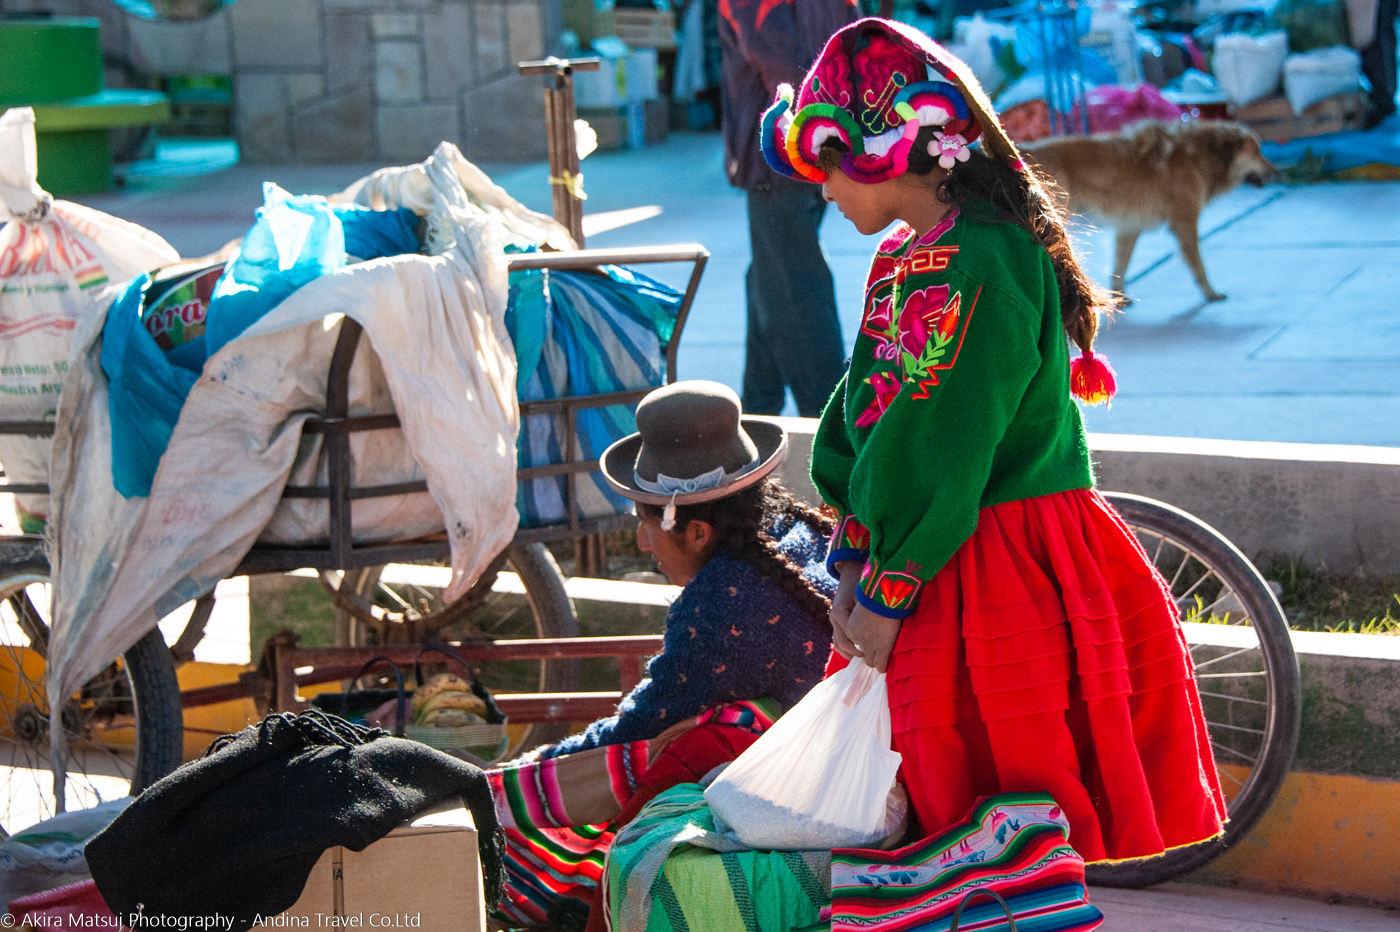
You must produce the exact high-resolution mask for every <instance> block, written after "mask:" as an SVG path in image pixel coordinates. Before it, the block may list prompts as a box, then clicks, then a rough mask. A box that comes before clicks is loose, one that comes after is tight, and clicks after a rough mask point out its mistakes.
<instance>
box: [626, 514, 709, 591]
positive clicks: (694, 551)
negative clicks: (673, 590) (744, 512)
mask: <svg viewBox="0 0 1400 932" xmlns="http://www.w3.org/2000/svg"><path fill="white" fill-rule="evenodd" d="M637 520H638V524H637V548H638V549H639V550H642V551H645V552H646V553H649V554H651V556H652V559H654V560H655V561H656V568H657V569H659V570H660V571H661V572H663V573H665V574H666V578H668V579H669V580H671V585H673V586H684V585H685V584H686V583H688V582H690V581H691V580H692V579H694V578H695V574H696V573H698V572H700V569H701V567H703V566H704V565H705V564H706V563H708V562H709V561H710V557H711V556H713V555H714V551H715V543H716V542H715V540H714V528H713V527H711V526H710V525H709V524H707V523H705V522H704V521H691V522H690V523H689V524H688V525H686V527H685V530H683V531H680V532H676V531H663V530H661V518H660V517H647V515H646V514H644V513H639V514H638V515H637Z"/></svg>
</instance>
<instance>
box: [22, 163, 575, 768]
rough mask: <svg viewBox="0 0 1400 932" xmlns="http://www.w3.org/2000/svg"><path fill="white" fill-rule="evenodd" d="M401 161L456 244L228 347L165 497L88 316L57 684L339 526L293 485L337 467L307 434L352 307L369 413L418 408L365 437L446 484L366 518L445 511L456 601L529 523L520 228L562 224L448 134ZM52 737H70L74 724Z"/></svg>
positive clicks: (346, 279)
mask: <svg viewBox="0 0 1400 932" xmlns="http://www.w3.org/2000/svg"><path fill="white" fill-rule="evenodd" d="M399 171H400V174H401V175H402V176H403V177H410V176H412V177H415V178H422V179H423V180H424V181H425V182H426V184H425V185H422V186H420V189H419V190H418V192H417V194H418V196H419V200H418V201H417V202H416V203H414V204H410V205H408V206H415V207H418V208H419V209H420V210H424V211H426V212H427V213H428V215H429V226H430V228H431V229H433V230H434V231H436V233H435V238H436V242H437V243H438V245H440V246H441V247H442V249H443V252H442V254H441V255H437V256H416V255H407V256H396V257H393V258H388V259H379V260H375V261H373V262H367V263H363V264H361V265H356V266H351V267H349V268H346V269H342V270H340V271H337V272H335V273H333V274H331V275H327V276H324V277H322V278H320V279H317V280H315V281H313V282H311V283H309V284H307V285H305V286H303V287H302V288H301V289H300V290H298V291H296V292H295V293H293V294H292V295H291V296H290V297H289V298H287V299H286V300H285V301H284V302H282V304H281V305H279V306H278V307H277V308H275V309H274V310H273V311H272V312H270V313H269V314H268V315H267V316H265V317H264V318H263V319H262V320H261V321H260V322H258V323H257V324H256V325H254V326H253V327H251V328H249V329H248V330H247V331H246V332H245V333H244V334H243V335H242V336H241V337H240V338H239V339H237V340H234V341H233V342H231V343H229V344H228V345H227V346H225V347H224V348H223V349H222V350H220V351H219V352H218V353H217V354H215V355H214V356H213V357H211V358H210V360H209V361H208V363H207V364H206V365H205V368H204V372H203V375H202V376H201V378H200V380H199V382H198V383H196V385H195V387H194V388H193V389H192V390H191V392H190V395H189V398H188V399H187V401H186V402H185V406H184V408H183V409H182V410H181V414H180V420H179V423H178V424H177V425H176V427H175V432H174V434H173V435H172V437H171V440H170V445H169V447H168V448H167V450H166V453H165V455H164V456H163V457H162V459H161V462H160V468H159V469H158V471H157V472H156V476H155V480H154V482H153V483H152V487H151V494H150V497H149V498H144V499H142V498H131V499H125V498H122V496H121V495H120V494H118V493H117V492H116V490H115V489H114V488H113V485H112V472H111V431H110V422H109V418H108V415H107V391H106V380H105V377H104V376H103V373H102V369H101V364H100V355H101V345H102V344H101V335H102V324H103V321H104V319H105V308H104V309H103V311H102V312H101V313H96V314H93V315H91V316H90V317H89V318H88V319H86V320H84V321H83V322H82V323H81V324H80V326H79V328H78V330H77V332H76V333H75V336H74V344H75V354H74V363H73V371H72V373H70V377H69V380H68V382H67V384H66V385H65V387H64V393H63V396H62V401H61V405H60V409H59V415H58V426H57V430H56V434H55V440H54V464H53V473H52V480H51V481H52V488H53V491H54V501H55V516H54V522H53V524H54V526H55V528H56V534H55V536H54V556H55V558H56V572H55V579H54V607H53V629H52V633H51V635H50V642H49V667H48V688H49V694H50V695H66V694H69V693H71V692H72V691H73V690H75V689H77V688H78V686H79V685H80V684H81V683H83V682H85V681H86V680H87V679H89V678H90V677H92V676H93V675H94V674H96V673H97V672H98V671H99V670H101V669H102V668H103V666H105V665H106V664H107V663H109V662H110V661H111V659H112V658H113V657H116V656H117V655H119V654H121V653H122V652H124V651H125V650H127V649H128V648H129V647H131V645H133V644H135V643H136V641H138V640H139V639H140V638H141V637H142V635H144V634H145V632H146V631H149V630H150V629H151V627H153V626H154V625H155V624H156V622H157V620H158V619H159V618H160V617H162V616H163V615H165V614H167V613H168V612H170V611H173V610H174V609H175V608H177V607H179V606H180V605H182V604H183V603H185V602H187V601H189V600H191V599H194V598H197V597H198V596H200V595H202V594H204V593H206V592H208V591H210V590H211V589H212V588H213V587H214V585H215V584H216V583H217V582H218V580H219V579H221V578H223V577H224V576H226V575H227V574H228V573H229V572H231V571H232V570H233V569H234V567H235V566H237V564H238V562H239V561H240V560H241V559H242V558H243V556H244V554H245V553H246V552H247V551H248V549H249V548H250V547H251V546H252V544H253V542H254V541H255V540H256V539H257V538H258V537H259V536H260V535H264V534H265V533H267V534H270V535H271V536H273V537H276V538H279V539H280V538H290V537H294V536H295V535H296V534H298V533H301V532H303V531H307V532H310V531H314V530H315V529H316V525H317V523H318V521H320V522H321V523H320V527H324V523H323V519H319V518H318V516H316V515H314V514H312V513H310V512H307V511H304V510H297V509H296V508H293V507H291V506H289V505H287V504H283V506H282V509H283V510H282V511H280V512H279V498H280V495H281V492H282V488H283V486H284V485H285V484H286V483H287V482H288V478H289V476H291V475H293V472H294V470H295V471H296V474H297V476H298V481H306V480H309V479H310V475H311V474H313V473H317V472H322V473H323V471H324V466H323V465H321V464H320V456H319V444H318V443H317V441H316V440H315V439H312V438H306V439H304V438H302V436H301V426H302V424H303V423H304V422H305V420H306V419H307V418H308V417H310V416H311V413H312V412H315V411H320V410H324V404H325V383H326V372H327V368H328V366H329V363H330V357H331V353H332V351H333V348H334V345H335V341H336V338H337V336H338V331H339V323H340V320H341V319H342V318H341V315H344V317H349V318H351V319H353V320H355V321H358V322H359V323H360V324H361V325H362V326H363V327H364V328H365V336H364V342H362V343H361V348H360V353H359V355H358V356H357V361H356V370H355V372H354V373H352V386H351V387H352V392H351V397H352V405H364V406H366V407H369V408H370V410H368V411H366V410H364V407H358V408H357V407H354V406H352V412H351V413H352V414H360V413H377V412H378V410H379V408H378V407H377V405H378V404H379V403H380V402H379V400H378V399H380V398H381V397H382V392H377V391H376V390H375V389H376V385H378V386H383V387H386V388H387V395H388V400H390V401H391V402H392V408H393V410H395V411H397V413H398V415H399V418H400V420H401V421H402V423H403V432H402V441H403V443H402V445H401V446H400V448H399V449H398V450H393V449H392V447H393V443H392V442H391V441H390V442H386V441H384V439H383V437H388V438H393V437H394V436H395V432H392V431H387V432H378V431H376V432H374V434H380V433H382V434H383V437H381V438H375V437H374V434H369V435H361V436H362V437H366V439H365V440H364V441H361V442H362V443H363V444H380V447H378V448H377V449H378V450H379V452H380V453H384V454H388V453H397V456H396V457H394V458H393V459H389V458H387V456H386V457H385V458H384V459H381V460H378V463H379V467H378V470H379V471H378V472H376V473H375V480H376V481H381V482H382V481H395V480H393V479H392V478H388V479H386V478H385V476H386V473H387V475H388V476H390V477H392V476H393V475H394V473H393V472H392V469H393V468H395V464H397V468H400V469H402V470H405V471H406V474H407V475H410V476H414V477H418V478H426V480H427V483H428V490H429V491H428V493H427V495H424V494H422V493H419V494H416V495H408V496H402V497H399V498H390V499H381V500H378V501H375V502H364V501H362V502H357V503H356V506H357V510H356V511H355V512H354V513H355V515H356V519H357V522H358V521H360V520H361V519H363V520H364V522H365V523H366V524H367V525H368V526H369V528H370V530H371V533H372V534H373V536H376V537H381V538H382V537H389V536H413V535H414V534H415V533H419V532H421V531H422V530H423V524H424V522H425V521H426V522H429V523H431V525H432V526H433V527H435V528H443V527H445V529H446V531H447V536H448V540H449V542H450V544H451V550H452V581H451V584H450V585H449V587H448V589H447V590H446V593H445V595H446V597H447V598H449V599H451V598H456V597H457V596H459V595H460V594H462V593H463V592H465V591H466V589H467V588H468V587H470V585H471V584H472V583H473V582H474V581H475V580H476V579H477V577H478V576H480V574H481V573H482V572H483V571H484V569H485V568H486V566H487V564H488V563H489V562H490V561H491V559H492V558H493V557H494V556H495V554H496V553H498V552H499V551H500V550H501V549H502V548H503V547H504V546H505V545H506V544H507V543H508V542H509V541H510V539H511V537H512V536H513V535H514V533H515V529H516V525H517V520H518V516H517V513H516V510H515V488H516V483H515V467H516V460H515V436H516V433H517V430H518V426H519V409H518V405H517V402H516V396H515V357H514V353H513V351H512V349H511V346H510V342H509V337H508V335H507V332H506V329H505V323H504V313H505V306H506V285H507V274H506V256H505V253H504V245H505V244H506V243H507V242H512V241H515V240H516V239H517V238H518V237H519V236H520V235H521V233H520V230H521V229H522V228H523V227H526V226H532V227H537V228H539V229H541V230H546V229H552V228H551V227H550V225H551V224H552V223H553V222H552V221H549V220H548V218H543V217H540V215H538V214H533V215H532V214H530V212H528V211H525V210H524V208H521V207H519V205H517V204H515V203H514V202H513V201H510V200H509V198H508V197H506V195H505V194H504V192H503V191H501V190H500V189H499V188H496V187H495V186H494V185H491V184H490V182H489V181H486V182H485V186H489V187H483V188H482V189H481V190H479V191H473V192H472V193H471V194H469V193H468V191H467V190H466V189H465V188H464V187H463V184H462V180H461V179H462V178H463V177H464V176H465V177H467V178H472V177H473V175H472V173H473V172H476V174H477V175H480V173H479V172H477V171H476V170H475V167H474V166H471V165H470V163H467V162H466V160H465V159H463V158H462V156H461V153H460V152H459V151H458V150H457V148H456V146H453V145H451V144H450V143H444V144H443V145H442V146H440V147H439V148H438V150H437V151H436V152H435V153H434V155H433V157H432V158H431V159H429V160H428V161H427V162H425V163H424V164H423V165H421V166H413V167H410V168H409V169H403V170H399ZM480 178H481V179H484V178H485V176H484V175H480ZM357 187H358V188H359V189H360V190H361V191H363V190H364V187H365V186H364V185H358V186H357ZM502 198H504V201H502V200H501V199H502ZM492 200H495V201H497V202H499V203H500V204H501V205H502V206H501V207H497V206H493V205H492V204H491V203H490V202H491V201H492ZM532 218H539V219H538V220H533V219H532ZM555 226H557V225H555ZM357 380H358V381H357ZM356 399H358V401H356ZM366 399H368V402H366ZM365 451H366V447H364V446H362V447H361V448H360V452H362V453H363V452H365ZM370 452H371V454H373V450H371V451H370ZM366 459H368V460H374V456H373V455H371V456H369V457H367V458H366ZM429 496H431V498H429ZM362 505H363V506H368V508H369V509H371V510H370V511H366V510H365V509H363V508H360V506H362ZM320 507H321V509H322V511H324V505H320ZM433 512H436V515H434V514H433ZM274 514H277V516H278V517H277V520H276V521H274V520H273V517H274ZM270 522H271V523H272V526H271V527H269V523H270ZM53 734H54V735H55V736H56V737H55V740H56V741H57V740H58V738H57V736H58V735H61V729H58V728H55V729H53Z"/></svg>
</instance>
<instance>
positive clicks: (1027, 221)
mask: <svg viewBox="0 0 1400 932" xmlns="http://www.w3.org/2000/svg"><path fill="white" fill-rule="evenodd" d="M933 132H934V128H933V127H925V128H924V129H923V130H921V131H920V132H919V135H918V137H916V138H915V140H914V147H913V149H912V150H910V152H909V171H910V172H911V173H912V174H915V175H927V174H928V173H929V172H931V171H933V169H934V167H935V166H937V165H938V160H937V159H936V158H934V157H933V156H931V155H929V154H928V148H927V147H928V143H929V140H931V139H933ZM1054 184H1055V182H1054V181H1052V180H1051V179H1050V178H1049V177H1048V176H1046V175H1045V174H1044V173H1043V172H1041V171H1040V170H1039V169H1037V168H1036V167H1035V166H1033V165H1027V166H1025V167H1024V168H1020V169H1017V168H1013V167H1012V166H1011V165H1010V164H1008V163H1007V162H1004V161H1002V160H1001V159H999V158H995V157H993V156H990V155H988V154H986V153H985V152H983V151H982V150H981V149H980V148H979V149H973V150H972V152H971V158H969V159H968V160H967V161H966V162H962V163H959V164H957V165H954V166H953V170H952V171H950V172H949V173H948V174H947V176H946V177H945V178H944V179H943V180H942V181H941V182H940V183H939V185H938V199H939V200H941V201H942V202H943V203H945V204H955V205H957V206H958V208H959V209H963V210H966V209H973V210H974V211H976V216H977V219H979V220H986V221H992V222H998V223H1014V224H1016V226H1018V227H1020V228H1021V229H1023V230H1025V231H1026V232H1027V233H1029V234H1030V235H1031V236H1033V237H1034V238H1035V241H1036V242H1037V243H1039V244H1040V245H1041V246H1044V247H1045V251H1046V252H1048V253H1049V254H1050V264H1051V265H1052V266H1053V267H1054V269H1055V281H1056V284H1058V285H1059V290H1060V320H1061V322H1062V323H1063V324H1064V327H1065V333H1066V334H1067V335H1068V336H1069V338H1070V339H1071V340H1072V341H1074V345H1075V346H1078V347H1079V348H1080V349H1081V350H1082V351H1084V352H1085V353H1088V352H1090V351H1091V350H1092V349H1093V348H1094V334H1096V333H1097V332H1098V329H1099V314H1100V313H1106V312H1108V311H1110V310H1112V308H1113V307H1114V302H1113V299H1112V297H1111V296H1110V294H1109V293H1108V291H1106V290H1105V289H1103V288H1101V287H1099V286H1098V285H1097V284H1095V283H1094V280H1093V279H1091V278H1090V277H1089V275H1088V273H1086V272H1085V271H1084V267H1083V266H1081V265H1080V264H1079V257H1078V256H1076V255H1075V254H1074V248H1073V246H1072V245H1071V243H1070V239H1069V235H1068V234H1067V233H1066V232H1065V212H1064V211H1063V210H1062V209H1061V208H1060V206H1059V205H1057V204H1056V203H1055V202H1054V200H1052V199H1051V197H1050V193H1049V192H1050V191H1051V190H1052V189H1053V187H1054ZM988 207H990V209H987V208H988Z"/></svg>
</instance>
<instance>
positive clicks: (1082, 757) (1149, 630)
mask: <svg viewBox="0 0 1400 932" xmlns="http://www.w3.org/2000/svg"><path fill="white" fill-rule="evenodd" d="M844 665H845V664H844V661H843V660H842V659H841V658H840V657H839V656H837V655H834V654H833V660H832V664H831V666H830V670H834V669H838V668H839V667H840V666H844ZM830 670H829V671H828V672H830ZM888 683H889V697H890V713H891V718H892V724H893V732H894V749H895V750H896V751H899V752H900V753H901V754H902V755H904V764H903V768H902V770H901V774H902V777H903V779H904V782H905V785H906V786H907V788H908V791H909V796H910V800H911V802H912V804H913V807H914V811H915V813H917V815H918V817H919V820H920V823H921V825H922V827H923V830H924V833H925V834H934V833H937V832H940V831H943V830H944V829H945V828H947V827H949V826H951V825H953V824H954V823H956V822H957V821H958V820H960V819H961V818H963V816H964V815H966V813H967V811H968V809H969V808H970V807H971V806H972V804H973V802H974V801H975V800H976V799H977V798H978V797H979V796H990V795H993V794H996V793H1007V792H1046V793H1049V794H1050V795H1052V796H1053V797H1054V798H1055V800H1056V802H1058V803H1059V804H1060V806H1061V808H1062V809H1064V811H1065V814H1066V815H1067V816H1068V817H1069V822H1070V828H1071V831H1070V839H1069V840H1070V843H1071V844H1073V845H1074V847H1075V849H1076V850H1077V851H1078V852H1079V853H1080V855H1081V856H1083V858H1084V860H1086V861H1100V860H1105V859H1108V860H1122V859H1127V858H1138V857H1146V856H1148V855H1153V854H1160V853H1161V852H1163V851H1165V850H1168V849H1170V848H1175V847H1178V846H1181V845H1186V844H1191V843H1193V842H1198V841H1204V840H1206V839H1208V838H1211V837H1213V836H1215V835H1217V834H1219V832H1220V831H1221V827H1222V826H1221V823H1222V821H1223V820H1224V817H1225V800H1224V797H1223V796H1222V795H1221V792H1220V784H1219V781H1218V778H1217V775H1216V769H1215V762H1214V758H1213V756H1212V754H1211V748H1210V737H1209V734H1208V733H1207V731H1206V725H1205V720H1204V718H1203V716H1202V714H1201V704H1200V697H1199V695H1198V694H1197V692H1196V684H1195V681H1194V679H1193V677H1192V672H1191V661H1190V652H1189V650H1188V648H1187V646H1186V641H1185V638H1184V636H1183V635H1182V632H1181V626H1180V625H1179V624H1178V618H1177V612H1176V609H1175V606H1174V604H1173V602H1172V600H1171V596H1170V592H1169V590H1168V588H1167V584H1166V582H1165V580H1163V579H1162V577H1161V575H1160V574H1158V573H1157V572H1156V570H1155V569H1153V567H1152V565H1151V563H1150V562H1149V560H1148V558H1147V555H1146V554H1145V553H1144V552H1143V550H1142V547H1141V546H1140V545H1139V544H1138V542H1137V539H1136V538H1135V537H1134V536H1133V535H1132V533H1131V532H1130V531H1129V530H1128V528H1127V526H1126V525H1125V524H1124V523H1123V520H1122V518H1120V517H1119V516H1118V513H1117V512H1115V511H1114V510H1113V508H1112V506H1110V505H1109V504H1108V502H1106V501H1105V500H1104V499H1103V497H1102V496H1100V495H1099V494H1098V493H1097V492H1094V491H1092V490H1089V489H1079V490H1074V491H1070V492H1061V493H1058V494H1056V495H1046V496H1043V497H1040V498H1032V499H1025V500H1022V501H1015V502H1007V503H1005V504H1001V505H995V506H993V507H990V508H984V509H982V512H981V514H980V515H979V517H978V523H977V530H976V531H975V532H974V533H973V535H972V537H971V538H969V539H968V540H967V542H966V543H964V544H963V545H962V547H961V548H959V550H958V552H957V553H956V554H955V555H954V556H953V558H952V559H951V560H950V561H949V562H948V564H947V565H946V566H945V567H944V568H943V569H942V570H941V571H940V572H939V573H938V575H937V576H935V577H934V578H933V580H932V581H931V582H929V583H928V585H926V586H925V587H924V591H923V592H922V593H921V594H920V596H919V603H918V606H917V608H916V609H915V611H914V614H913V615H911V616H910V617H909V618H907V619H905V622H904V625H903V627H902V628H901V629H900V634H899V640H898V641H897V642H896V644H895V648H894V652H893V655H892V656H891V658H890V664H889V680H888Z"/></svg>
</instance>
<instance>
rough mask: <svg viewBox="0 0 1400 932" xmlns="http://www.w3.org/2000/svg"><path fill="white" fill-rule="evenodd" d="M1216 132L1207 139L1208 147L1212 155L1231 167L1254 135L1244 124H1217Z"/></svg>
mask: <svg viewBox="0 0 1400 932" xmlns="http://www.w3.org/2000/svg"><path fill="white" fill-rule="evenodd" d="M1212 128H1213V129H1214V130H1215V131H1214V132H1212V133H1211V134H1210V136H1209V137H1207V141H1206V146H1207V148H1208V149H1209V150H1210V154H1211V155H1213V156H1215V157H1216V158H1218V159H1219V160H1220V161H1221V162H1222V163H1224V164H1226V165H1229V164H1230V163H1231V162H1233V161H1234V160H1235V156H1237V155H1239V154H1240V150H1241V149H1243V148H1244V147H1245V145H1246V144H1247V143H1248V142H1249V140H1251V139H1253V138H1254V134H1253V133H1252V132H1251V131H1250V129H1249V127H1247V126H1245V125H1244V124H1243V123H1216V124H1215V125H1214V126H1213V127H1212Z"/></svg>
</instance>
